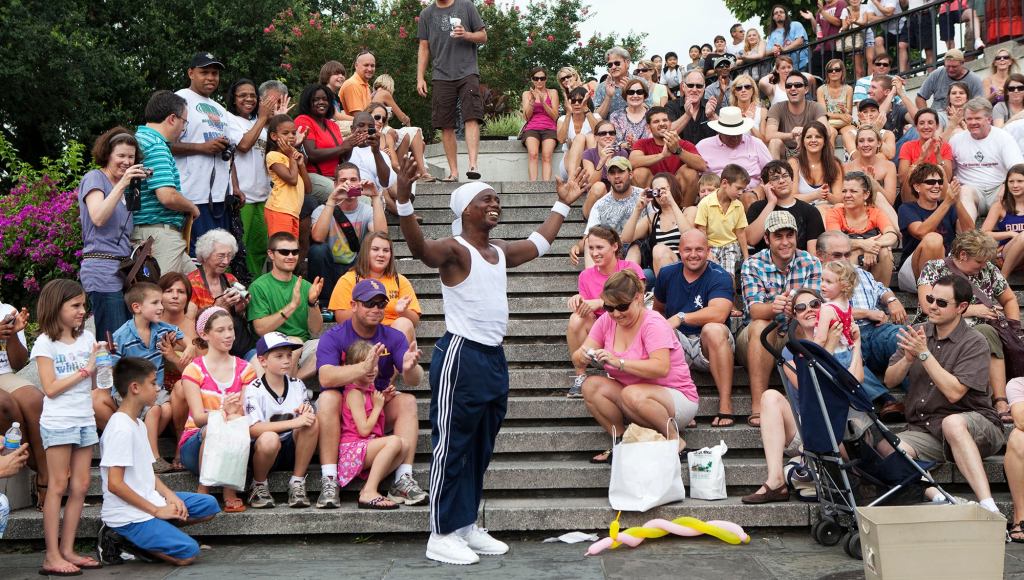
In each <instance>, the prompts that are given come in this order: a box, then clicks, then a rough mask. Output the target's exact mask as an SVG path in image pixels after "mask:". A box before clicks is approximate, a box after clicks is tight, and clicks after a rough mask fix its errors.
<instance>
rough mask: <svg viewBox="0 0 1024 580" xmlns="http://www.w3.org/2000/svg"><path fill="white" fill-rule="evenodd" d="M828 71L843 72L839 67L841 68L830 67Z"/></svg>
mask: <svg viewBox="0 0 1024 580" xmlns="http://www.w3.org/2000/svg"><path fill="white" fill-rule="evenodd" d="M828 72H829V73H837V72H843V69H841V68H830V69H828Z"/></svg>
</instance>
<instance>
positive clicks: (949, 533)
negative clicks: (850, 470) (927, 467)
mask: <svg viewBox="0 0 1024 580" xmlns="http://www.w3.org/2000/svg"><path fill="white" fill-rule="evenodd" d="M857 514H858V523H859V525H860V543H861V553H862V554H863V557H864V577H865V578H866V579H868V580H874V579H876V578H877V579H884V580H896V579H900V578H914V579H919V578H927V579H928V580H939V579H941V578H949V579H956V580H963V579H966V578H971V579H972V580H983V579H986V578H993V579H999V578H1002V577H1003V558H1004V556H1005V551H1006V519H1005V518H1003V516H1001V515H999V514H994V513H992V512H990V511H988V510H986V509H985V508H983V507H981V506H979V505H977V504H970V505H936V504H932V505H917V506H898V507H864V508H858V509H857Z"/></svg>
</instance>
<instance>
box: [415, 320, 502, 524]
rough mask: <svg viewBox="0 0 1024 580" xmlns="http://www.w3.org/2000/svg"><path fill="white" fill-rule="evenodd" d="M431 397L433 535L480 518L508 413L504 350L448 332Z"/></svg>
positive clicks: (433, 363) (437, 357)
mask: <svg viewBox="0 0 1024 580" xmlns="http://www.w3.org/2000/svg"><path fill="white" fill-rule="evenodd" d="M430 394H431V398H430V438H431V443H432V445H433V450H434V451H433V458H432V460H431V463H430V531H431V532H434V533H437V534H449V533H451V532H454V531H455V530H457V529H459V528H462V527H465V526H468V525H469V524H472V523H473V522H475V521H476V519H477V510H478V509H479V507H480V500H481V499H482V498H483V489H484V473H485V472H486V471H487V466H488V464H490V462H491V454H492V453H493V451H494V440H495V438H496V437H497V436H498V430H499V429H501V422H502V420H503V419H504V418H505V411H506V409H507V408H508V363H507V362H506V360H505V350H504V349H503V348H502V347H501V346H486V345H483V344H480V343H477V342H473V341H471V340H466V339H465V338H462V337H461V336H455V335H453V334H451V333H445V335H444V336H443V337H441V339H440V340H438V341H437V343H435V345H434V353H433V356H432V357H431V359H430Z"/></svg>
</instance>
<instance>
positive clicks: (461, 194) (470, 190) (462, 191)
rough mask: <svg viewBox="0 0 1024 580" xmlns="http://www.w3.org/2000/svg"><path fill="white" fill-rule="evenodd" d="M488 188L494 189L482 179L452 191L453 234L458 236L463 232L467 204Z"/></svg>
mask: <svg viewBox="0 0 1024 580" xmlns="http://www.w3.org/2000/svg"><path fill="white" fill-rule="evenodd" d="M488 189H492V190H493V189H494V188H493V187H491V186H490V185H487V184H486V183H484V182H482V181H471V182H469V183H467V184H465V185H460V186H459V187H458V188H457V189H456V190H455V191H453V192H452V200H451V203H449V204H448V207H450V208H452V211H453V212H455V221H453V222H452V235H453V236H458V235H461V234H462V212H464V211H466V206H467V205H469V202H471V201H473V198H475V197H476V196H477V195H479V194H480V192H482V191H486V190H488Z"/></svg>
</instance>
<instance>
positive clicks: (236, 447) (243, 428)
mask: <svg viewBox="0 0 1024 580" xmlns="http://www.w3.org/2000/svg"><path fill="white" fill-rule="evenodd" d="M204 441H205V445H204V446H203V465H202V467H201V468H200V470H199V483H200V484H202V485H208V486H223V487H232V488H234V489H237V490H243V489H245V470H246V467H247V466H248V463H249V420H248V419H247V418H246V417H238V418H236V419H232V420H231V421H225V420H224V413H223V412H222V411H210V415H209V420H208V421H207V424H206V436H205V439H204Z"/></svg>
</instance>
